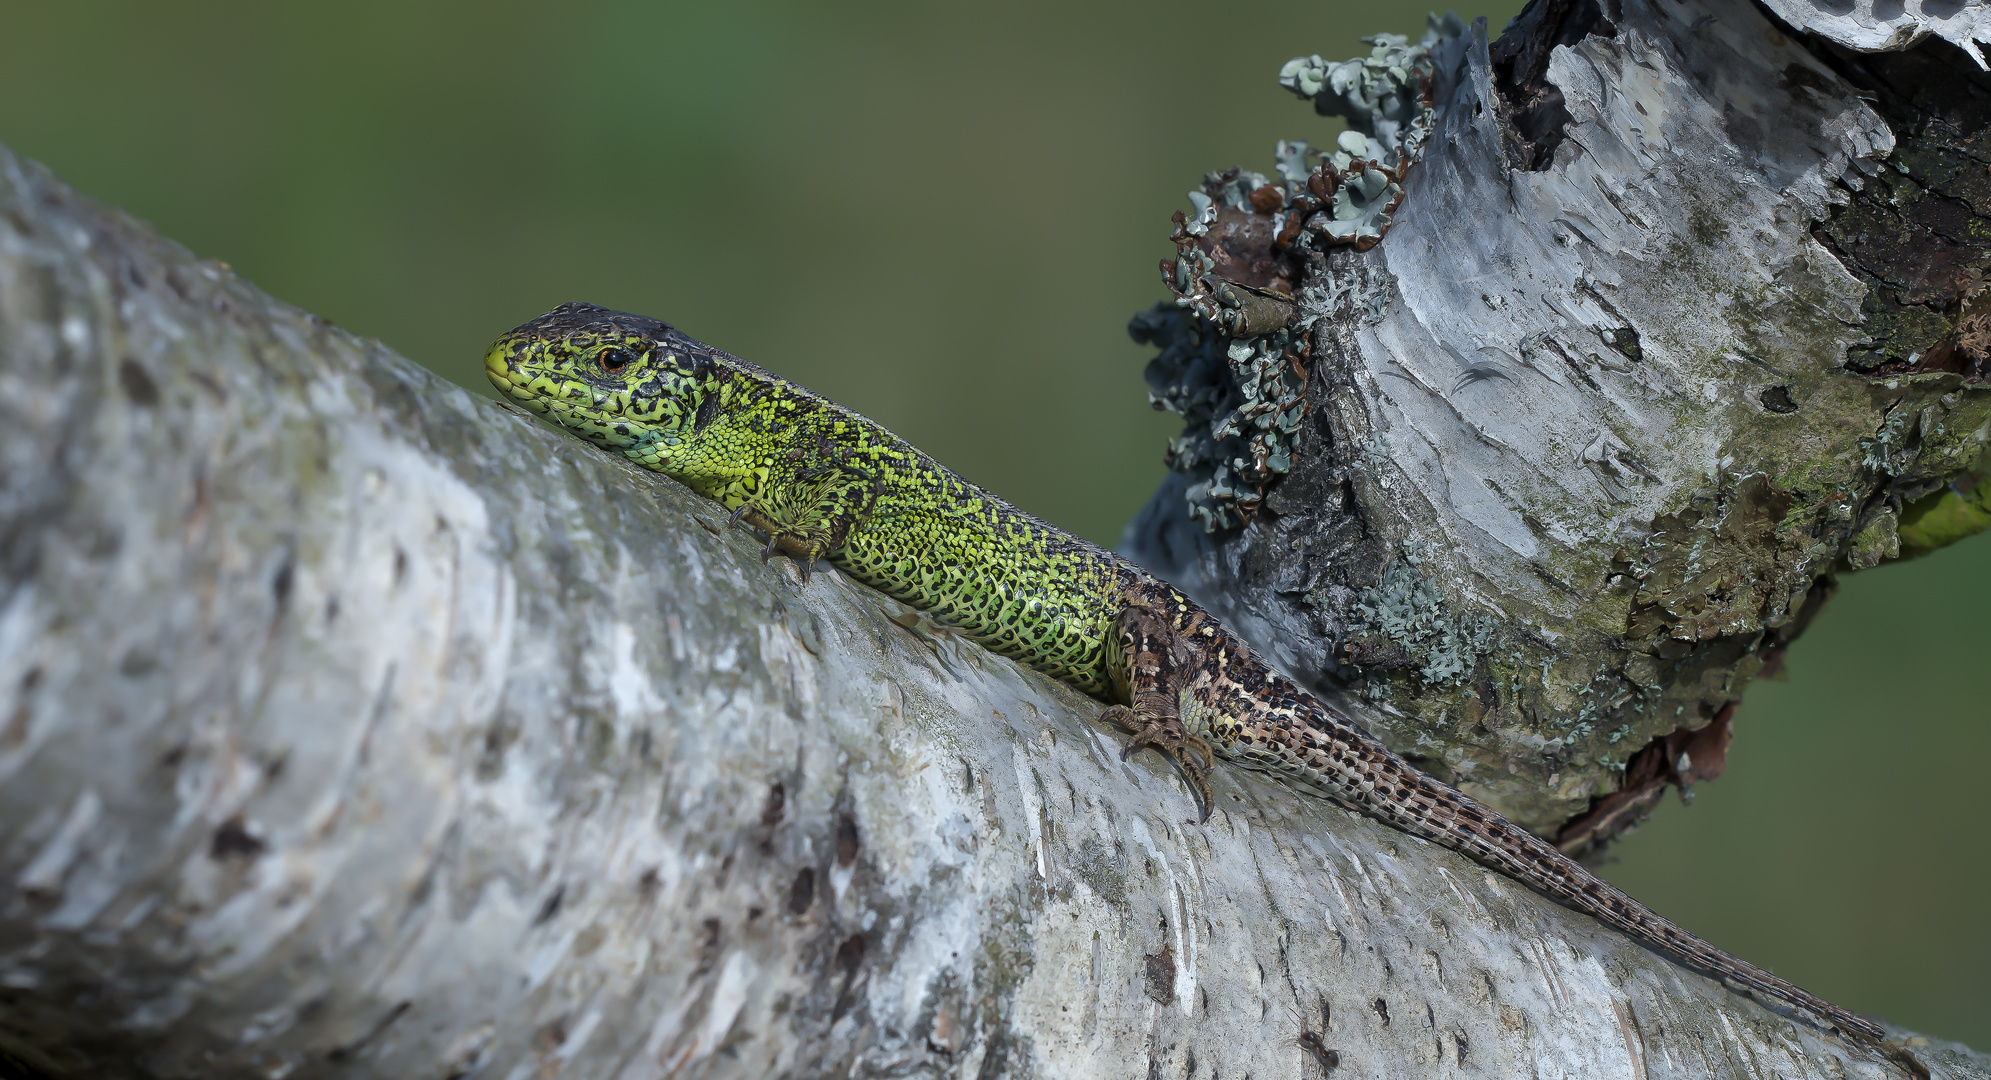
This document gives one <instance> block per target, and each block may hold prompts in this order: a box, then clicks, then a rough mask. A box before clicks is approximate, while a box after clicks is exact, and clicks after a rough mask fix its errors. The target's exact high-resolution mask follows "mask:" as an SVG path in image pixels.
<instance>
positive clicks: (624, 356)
mask: <svg viewBox="0 0 1991 1080" xmlns="http://www.w3.org/2000/svg"><path fill="white" fill-rule="evenodd" d="M628 366H629V354H628V353H626V352H623V351H622V350H621V349H610V350H608V351H607V352H604V353H602V354H601V369H602V370H603V371H606V372H608V373H609V374H610V375H613V374H615V373H617V372H619V371H621V370H622V369H623V368H626V367H628Z"/></svg>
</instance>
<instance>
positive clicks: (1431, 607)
mask: <svg viewBox="0 0 1991 1080" xmlns="http://www.w3.org/2000/svg"><path fill="white" fill-rule="evenodd" d="M1421 554H1422V553H1421V551H1419V550H1418V549H1416V548H1412V549H1410V550H1407V551H1405V552H1404V553H1403V555H1402V557H1401V558H1399V559H1398V560H1397V561H1396V562H1395V564H1393V565H1392V566H1391V567H1390V568H1389V569H1388V570H1386V571H1384V572H1383V580H1382V581H1381V582H1379V583H1377V584H1376V585H1372V586H1370V587H1369V588H1366V589H1364V590H1362V592H1361V594H1360V595H1359V596H1358V597H1357V598H1356V600H1355V603H1354V604H1353V605H1352V607H1351V608H1350V611H1349V615H1348V625H1347V637H1348V639H1349V640H1351V641H1356V642H1366V643H1369V645H1370V646H1371V648H1372V649H1373V647H1374V646H1375V645H1376V644H1379V643H1387V646H1390V647H1393V648H1391V649H1389V651H1390V652H1393V653H1398V654H1400V655H1402V656H1404V657H1406V658H1407V659H1408V661H1409V663H1410V664H1414V665H1415V666H1416V669H1417V677H1418V678H1419V679H1421V680H1422V681H1423V682H1424V684H1425V685H1427V686H1447V685H1452V684H1456V683H1459V682H1462V681H1464V680H1465V679H1466V677H1467V676H1469V675H1471V674H1472V672H1473V669H1474V668H1475V667H1476V666H1478V663H1479V659H1480V657H1482V656H1484V655H1486V654H1488V653H1490V652H1492V651H1493V648H1494V644H1495V641H1496V639H1497V638H1498V635H1499V631H1500V625H1499V623H1498V622H1497V621H1495V620H1494V619H1492V618H1490V617H1488V616H1485V615H1468V614H1460V613H1457V612H1454V611H1453V610H1452V605H1451V601H1450V600H1449V599H1448V598H1447V597H1446V595H1445V591H1444V589H1443V588H1442V587H1440V585H1439V584H1438V581H1437V579H1436V578H1434V577H1432V576H1431V575H1429V574H1426V573H1425V572H1424V570H1423V563H1424V560H1423V558H1422V557H1421ZM1356 666H1358V667H1359V666H1360V665H1356ZM1370 682H1371V683H1373V680H1370Z"/></svg>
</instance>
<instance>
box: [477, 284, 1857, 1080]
mask: <svg viewBox="0 0 1991 1080" xmlns="http://www.w3.org/2000/svg"><path fill="white" fill-rule="evenodd" d="M485 367H486V371H487V373H488V374H489V375H490V377H491V381H492V382H493V383H495V384H496V385H497V387H498V389H499V390H500V391H502V392H503V393H504V394H505V395H506V396H507V397H509V398H511V399H512V400H514V401H517V402H519V403H520V404H522V405H524V406H526V407H527V408H529V409H532V410H533V411H535V412H538V413H541V414H543V415H545V416H547V417H548V418H550V419H552V420H553V421H555V422H556V423H558V424H560V425H561V426H563V427H565V428H567V429H568V430H570V431H573V432H574V433H575V434H578V435H580V436H581V437H583V438H585V439H587V440H589V441H590V442H593V443H595V444H596V445H598V446H600V447H602V448H604V449H606V450H609V451H611V452H613V453H617V454H621V455H623V456H624V457H627V458H629V459H630V460H631V461H634V462H636V463H637V464H640V465H642V466H644V467H646V468H650V469H655V470H656V471H658V472H661V473H665V474H667V475H669V476H672V477H675V478H677V479H678V480H680V481H682V482H684V483H685V484H686V485H688V486H689V487H690V488H691V489H692V490H694V491H696V492H698V493H699V494H701V495H704V496H707V497H708V498H712V499H716V500H718V501H719V502H721V503H723V504H724V505H725V506H727V507H728V508H730V509H732V510H733V520H734V522H739V521H745V522H746V523H747V524H749V525H751V526H753V527H754V528H756V529H758V530H760V531H761V532H763V533H765V534H766V536H767V547H766V549H765V551H764V552H763V556H762V557H763V560H765V559H766V558H767V557H769V556H771V555H773V554H774V553H775V552H776V551H781V552H785V553H786V554H788V555H790V556H792V557H793V558H794V559H795V560H796V561H797V562H798V563H800V565H801V567H802V570H803V573H804V575H805V576H806V575H807V573H808V571H809V569H810V567H812V566H813V565H814V564H815V563H816V561H817V560H819V559H828V560H830V562H831V563H833V564H834V565H836V566H837V567H839V568H841V569H842V570H844V571H845V572H846V573H848V574H849V575H850V576H852V577H854V578H856V579H857V580H859V581H862V582H864V583H865V584H867V585H870V586H872V587H873V588H876V589H878V590H880V591H882V592H885V593H887V594H889V595H891V596H894V597H897V598H898V599H900V600H903V601H905V602H907V603H909V604H912V605H915V606H917V607H919V608H922V609H924V610H925V611H927V612H928V613H929V614H930V615H931V616H932V617H933V618H934V619H935V620H937V621H939V622H941V623H944V624H948V625H952V626H956V627H959V628H960V629H961V630H962V631H963V632H964V633H966V634H967V635H968V636H969V637H972V638H974V639H975V640H976V641H979V642H980V643H982V644H983V645H985V646H987V647H988V648H990V649H992V650H994V651H996V652H999V653H1001V654H1003V655H1005V656H1008V657H1011V658H1013V659H1016V660H1019V661H1021V662H1023V663H1025V664H1028V665H1030V666H1031V667H1034V668H1036V669H1037V670H1039V671H1042V672H1044V673H1046V674H1048V675H1051V676H1053V677H1055V678H1057V679H1060V680H1063V681H1064V682H1067V683H1070V684H1071V685H1073V686H1075V687H1077V688H1079V689H1080V690H1083V691H1085V692H1086V693H1088V694H1091V695H1092V696H1094V697H1096V698H1099V699H1101V700H1103V701H1106V702H1108V703H1109V705H1108V707H1107V708H1106V710H1105V711H1104V713H1103V714H1102V719H1103V720H1106V721H1110V722H1113V723H1116V724H1118V725H1120V726H1122V727H1124V728H1126V729H1128V730H1130V731H1132V732H1133V739H1132V740H1131V741H1130V742H1129V744H1128V746H1127V748H1126V753H1127V754H1132V753H1133V752H1134V751H1135V750H1137V749H1139V748H1141V747H1143V746H1153V747H1156V748H1158V749H1159V750H1161V751H1162V752H1164V753H1165V754H1167V755H1168V756H1169V757H1170V758H1172V759H1173V760H1174V761H1175V763H1176V765H1177V766H1178V767H1179V768H1180V769H1181V770H1182V772H1183V774H1184V775H1185V776H1186V777H1187V779H1188V780H1189V782H1190V784H1191V786H1192V787H1193V788H1194V789H1195V792H1196V794H1197V796H1198V799H1199V801H1200V804H1201V806H1202V808H1203V815H1204V816H1205V817H1207V816H1208V813H1209V810H1208V807H1209V805H1210V790H1209V783H1208V779H1207V774H1208V771H1209V769H1210V768H1211V767H1212V766H1213V765H1214V764H1215V759H1216V758H1218V757H1222V758H1224V759H1226V760H1229V761H1231V762H1234V763H1236V764H1239V765H1243V766H1245V767H1247V768H1254V769H1261V770H1265V771H1268V772H1272V773H1275V774H1278V775H1281V776H1284V777H1287V778H1289V779H1291V780H1294V781H1297V782H1299V783H1300V784H1302V785H1304V786H1306V787H1308V788H1310V789H1313V790H1315V791H1317V792H1319V793H1322V794H1325V795H1327V796H1328V797H1330V798H1333V799H1335V800H1336V801H1338V802H1340V803H1342V804H1343V805H1346V806H1348V807H1350V808H1351V809H1356V810H1360V811H1363V812H1366V813H1370V814H1373V815H1375V816H1376V817H1379V818H1381V819H1382V820H1383V821H1385V822H1388V823H1389V824H1391V825H1393V826H1395V827H1397V828H1399V829H1402V830H1404V831H1405V832H1408V833H1410V834H1412V835H1414V836H1420V837H1423V838H1425V839H1427V840H1431V841H1433V842H1435V843H1439V844H1443V845H1445V846H1447V847H1450V848H1453V849H1454V850H1457V851H1459V852H1461V853H1462V854H1464V855H1466V856H1468V857H1469V858H1472V859H1474V860H1476V861H1478V862H1480V863H1482V864H1484V865H1486V866H1489V867H1491V868H1493V869H1495V870H1498V871H1500V872H1501V873H1503V874H1506V875H1508V876H1509V877H1512V878H1514V879H1515V880H1517V881H1520V882H1523V883H1525V884H1527V885H1529V886H1531V887H1533V888H1535V889H1537V890H1539V891H1541V892H1542V893H1544V894H1545V895H1547V896H1548V897H1550V898H1551V899H1553V900H1556V901H1557V902H1559V903H1562V904H1564V905H1566V906H1568V907H1571V908H1574V909H1576V910H1578V911H1581V912H1584V913H1586V914H1588V915H1590V916H1592V917H1594V918H1596V919H1597V920H1598V921H1599V922H1602V923H1604V924H1605V925H1606V926H1610V927H1613V928H1615V929H1617V930H1619V931H1621V932H1623V933H1625V934H1627V935H1629V936H1631V937H1632V938H1634V939H1635V940H1637V941H1640V942H1642V943H1644V944H1646V945H1647V946H1649V947H1651V948H1654V949H1657V950H1659V951H1661V952H1664V953H1667V954H1670V955H1672V956H1675V957H1677V958H1679V959H1680V960H1683V961H1685V962H1687V963H1688V964H1690V965H1692V966H1694V967H1697V968H1700V969H1701V970H1703V971H1706V972H1708V973H1709V974H1711V975H1714V976H1716V977H1718V978H1720V979H1722V980H1723V981H1725V982H1727V983H1729V984H1730V985H1732V986H1735V987H1738V988H1741V989H1744V990H1747V991H1751V992H1754V993H1755V994H1757V995H1758V996H1761V997H1765V998H1767V999H1769V1000H1771V1001H1773V1002H1782V1003H1784V1004H1787V1005H1790V1006H1795V1007H1797V1008H1799V1009H1802V1010H1804V1011H1805V1012H1807V1013H1809V1014H1811V1015H1812V1016H1813V1017H1815V1018H1816V1019H1817V1020H1818V1021H1820V1022H1822V1023H1823V1024H1825V1025H1827V1026H1829V1027H1833V1028H1836V1029H1838V1030H1839V1031H1840V1032H1842V1033H1845V1034H1849V1035H1853V1036H1857V1037H1860V1038H1863V1039H1866V1040H1869V1041H1873V1042H1876V1043H1877V1042H1878V1041H1879V1040H1880V1038H1881V1036H1882V1032H1881V1029H1880V1028H1879V1027H1878V1026H1877V1025H1875V1024H1873V1023H1871V1022H1870V1021H1867V1020H1865V1019H1862V1018H1861V1017H1859V1016H1856V1015H1854V1014H1852V1013H1851V1012H1848V1011H1847V1010H1845V1009H1842V1008H1839V1007H1838V1006H1836V1005H1833V1004H1831V1003H1830V1002H1827V1001H1824V1000H1822V999H1820V998H1818V997H1815V996H1813V995H1811V994H1809V993H1806V992H1805V991H1804V990H1801V989H1799V988H1798V987H1796V986H1793V985H1791V984H1790V983H1788V982H1785V981H1783V980H1782V979H1779V978H1777V977H1776V976H1774V975H1771V974H1769V973H1768V972H1766V971H1763V970H1762V969H1760V968H1757V967H1755V966H1753V965H1751V964H1748V963H1746V962H1744V961H1741V960H1738V959H1736V958H1735V957H1732V956H1730V955H1728V954H1727V953H1724V952H1722V951H1721V950H1719V949H1716V948H1715V947H1714V946H1712V945H1709V944H1708V943H1706V942H1704V941H1702V940H1701V939H1699V938H1697V937H1695V936H1693V935H1692V934H1689V933H1687V932H1686V931H1684V930H1682V929H1680V928H1679V927H1677V926H1675V925H1673V924H1672V923H1670V922H1668V921H1667V920H1665V919H1663V918H1661V917H1660V916H1659V915H1657V914H1655V913H1653V912H1652V911H1651V910H1649V909H1647V908H1646V907H1644V906H1643V905H1641V904H1639V902H1638V901H1636V900H1633V899H1632V898H1631V897H1629V896H1627V895H1625V894H1624V893H1623V892H1620V891H1619V890H1618V889H1616V888H1614V887H1612V886H1611V885H1609V884H1608V883H1606V882H1604V881H1603V880H1602V879H1600V878H1598V877H1597V876H1596V875H1594V874H1592V873H1590V871H1588V870H1586V869H1584V868H1583V867H1582V866H1581V865H1579V864H1577V863H1576V862H1574V861H1572V860H1570V859H1569V858H1568V857H1567V856H1565V855H1563V853H1562V852H1560V851H1558V850H1557V849H1556V848H1555V847H1553V846H1552V845H1550V844H1548V843H1547V842H1545V841H1543V840H1541V839H1540V838H1538V837H1536V836H1535V835H1534V834H1532V833H1530V832H1528V831H1527V830H1525V829H1523V828H1521V827H1520V826H1518V825H1515V824H1513V823H1511V822H1509V821H1507V820H1506V819H1505V818H1503V817H1501V816H1500V815H1499V814H1496V813H1494V812H1493V811H1492V810H1489V809H1487V808H1486V807H1484V806H1481V805H1480V804H1478V803H1476V802H1474V801H1473V800H1471V799H1469V798H1467V797H1466V796H1465V795H1462V794H1460V793H1459V792H1458V791H1456V790H1454V789H1452V788H1451V787H1448V786H1446V785H1445V784H1442V783H1439V782H1438V781H1436V780H1434V779H1432V778H1431V777H1429V776H1426V775H1425V774H1423V773H1422V772H1419V771H1418V770H1417V769H1416V768H1414V767H1412V766H1411V765H1410V764H1408V763H1407V762H1405V761H1404V760H1403V759H1402V758H1400V757H1398V756H1396V755H1395V754H1393V753H1391V752H1390V751H1389V750H1388V749H1387V748H1386V747H1384V746H1383V745H1382V743H1380V742H1378V741H1377V740H1376V739H1375V738H1374V737H1372V736H1371V735H1369V733H1368V732H1366V731H1364V730H1362V728H1360V727H1359V726H1357V725H1356V724H1355V723H1354V722H1353V721H1352V720H1350V719H1349V718H1348V717H1346V716H1344V715H1342V714H1341V713H1339V712H1337V711H1336V710H1334V709H1333V708H1331V707H1329V706H1328V705H1326V704H1324V703H1322V702H1320V701H1318V700H1317V699H1315V698H1314V697H1313V696H1312V695H1310V694H1308V693H1307V692H1306V691H1305V690H1302V689H1301V688H1300V687H1299V686H1298V685H1296V684H1295V683H1293V682H1292V681H1291V680H1289V679H1287V678H1286V677H1285V676H1283V675H1281V674H1279V673H1278V672H1276V671H1273V670H1272V669H1271V667H1269V666H1268V665H1267V664H1266V663H1265V662H1264V661H1263V660H1261V659H1259V657H1258V656H1257V654H1256V653H1254V652H1253V651H1252V650H1251V649H1250V647H1248V646H1247V645H1246V644H1245V643H1244V642H1243V641H1242V640H1241V639H1240V638H1238V637H1237V636H1236V635H1235V634H1233V633H1231V632H1230V631H1229V630H1227V629H1226V628H1225V627H1224V626H1223V625H1222V624H1220V623H1219V622H1217V620H1216V619H1215V618H1214V617H1212V616H1211V615H1210V614H1209V613H1207V612H1205V611H1204V610H1203V609H1202V608H1200V607H1198V606H1197V605H1196V604H1195V603H1194V602H1193V601H1191V600H1190V599H1189V598H1188V597H1186V596H1184V595H1183V594H1182V593H1181V592H1179V591H1177V590H1176V589H1175V588H1173V587H1172V586H1170V585H1169V584H1167V583H1166V582H1164V581H1162V580H1160V579H1159V578H1156V577H1155V576H1153V575H1152V574H1149V573H1148V572H1146V571H1145V570H1142V569H1141V568H1139V567H1137V566H1135V565H1134V564H1132V563H1130V562H1128V561H1127V560H1125V559H1122V558H1120V557H1119V556H1117V555H1114V554H1113V553H1111V552H1109V551H1106V550H1104V549H1101V548H1099V547H1096V546H1094V545H1092V544H1089V543H1087V542H1086V541H1084V540H1081V539H1079V538H1077V537H1075V536H1072V535H1071V534H1069V533H1066V532H1063V531H1062V530H1059V529H1057V528H1055V527H1053V526H1051V525H1048V524H1046V523H1044V522H1042V521H1039V520H1038V519H1036V518H1034V517H1032V516H1030V515H1029V514H1026V513H1024V512H1023V511H1021V510H1018V509H1016V508H1015V507H1013V506H1010V505H1009V504H1008V503H1005V502H1003V501H1002V500H1001V499H999V498H997V497H995V496H994V495H991V494H990V493H988V492H987V491H984V490H982V489H981V488H979V487H977V486H975V485H974V484H971V483H969V482H968V481H966V480H963V479H961V478H960V477H958V476H955V475H954V474H953V473H951V472H948V471H947V470H946V469H945V468H943V467H942V466H941V465H939V464H938V463H936V462H935V461H934V460H933V459H931V458H929V457H927V456H926V455H925V454H923V453H921V452H920V451H919V450H917V449H915V448H914V447H913V446H911V445H910V444H908V443H907V442H906V441H905V440H903V439H901V438H899V437H898V436H896V435H894V434H892V433H891V432H889V431H887V430H885V429H884V428H882V427H880V426H878V425H877V424H874V423H872V422H871V421H869V420H867V419H865V418H864V417H862V416H859V415H858V414H856V413H854V412H851V411H850V410H848V409H845V408H843V407H841V406H839V405H837V404H835V403H833V402H831V401H828V400H827V399H825V398H822V397H820V396H818V395H816V394H813V393H811V392H809V391H808V390H805V389H803V388H802V387H800V386H796V385H795V384H793V383H790V382H788V381H786V380H784V379H782V378H780V377H779V376H776V375H774V374H771V373H769V372H767V371H765V370H763V369H761V368H759V367H756V366H755V365H753V364H750V363H748V362H746V361H744V360H741V359H739V358H738V357H734V356H731V355H729V354H727V353H724V352H721V351H719V350H718V349H715V348H713V347H711V346H709V345H706V344H704V343H702V342H699V341H696V340H694V339H692V338H690V337H687V336H685V335H684V334H681V333H679V332H677V331H676V330H674V329H672V328H671V327H670V326H667V325H665V324H664V323H662V322H659V321H657V320H655V319H651V318H646V317H644V316H641V315H631V314H627V313H625V312H619V311H609V310H607V309H605V308H600V307H596V306H594V305H592V304H564V305H562V306H560V307H559V308H557V309H555V310H553V311H551V312H548V313H547V314H545V315H542V316H540V317H539V318H537V319H534V320H533V321H531V322H529V323H526V324H525V325H524V326H521V327H519V328H518V329H516V330H513V331H512V332H510V333H508V334H506V335H505V336H504V337H502V338H500V339H499V340H498V342H497V344H495V345H493V346H492V347H491V350H490V352H489V353H488V354H487V355H486V357H485Z"/></svg>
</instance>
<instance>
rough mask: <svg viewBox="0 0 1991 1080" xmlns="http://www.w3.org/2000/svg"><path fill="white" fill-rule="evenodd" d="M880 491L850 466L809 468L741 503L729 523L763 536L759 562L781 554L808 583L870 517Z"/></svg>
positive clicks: (864, 473)
mask: <svg viewBox="0 0 1991 1080" xmlns="http://www.w3.org/2000/svg"><path fill="white" fill-rule="evenodd" d="M879 489H880V485H879V483H878V481H877V479H876V478H875V477H874V476H872V475H871V474H870V472H869V470H866V469H863V468H860V467H858V466H855V465H853V464H851V463H847V462H836V463H833V464H826V465H814V466H807V467H804V468H801V469H798V470H796V471H795V472H794V473H792V474H791V475H790V476H789V477H788V478H787V480H786V481H785V482H784V483H781V484H779V485H775V486H771V487H770V488H769V489H768V490H766V491H763V492H761V493H760V497H759V498H756V499H754V500H752V501H749V502H744V503H741V504H740V505H739V506H738V507H737V508H735V509H734V511H733V517H732V520H731V522H729V524H731V523H737V522H740V521H745V522H746V523H747V524H748V525H751V526H752V527H754V528H755V529H758V530H760V531H761V532H763V533H765V534H767V547H766V548H765V549H764V550H763V551H762V552H761V561H762V562H766V561H767V560H768V559H770V558H772V557H773V556H774V553H775V552H776V551H780V552H782V553H784V554H786V555H787V556H788V557H789V558H791V559H794V560H795V561H796V562H797V563H798V564H800V565H801V567H802V580H803V582H804V583H806V582H807V581H808V580H809V572H810V571H811V570H812V569H813V568H814V567H815V565H816V560H818V559H826V558H830V557H832V556H834V555H836V553H837V552H838V551H841V550H842V549H843V545H844V541H845V540H847V539H849V538H850V534H851V531H852V530H853V529H856V528H858V527H859V526H861V525H862V524H863V523H864V521H865V520H866V519H867V518H869V517H870V516H871V511H872V509H873V508H874V507H875V506H876V505H877V502H878V494H879Z"/></svg>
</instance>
